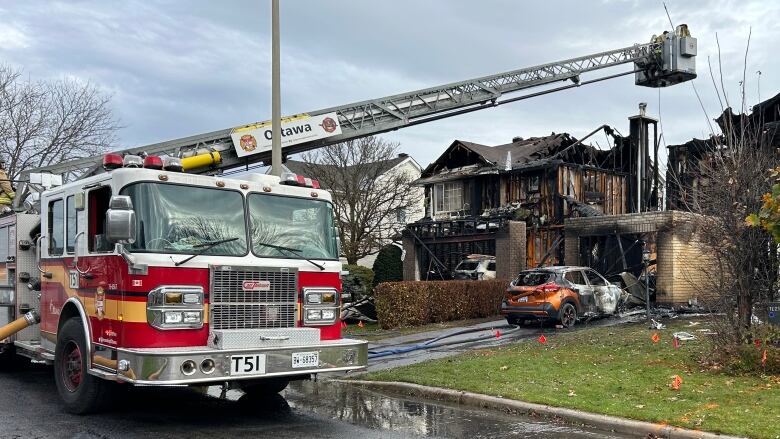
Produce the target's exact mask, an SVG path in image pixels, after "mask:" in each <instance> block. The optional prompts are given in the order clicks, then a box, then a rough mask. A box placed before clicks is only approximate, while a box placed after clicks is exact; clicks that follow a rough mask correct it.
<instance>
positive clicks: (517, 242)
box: [496, 221, 526, 279]
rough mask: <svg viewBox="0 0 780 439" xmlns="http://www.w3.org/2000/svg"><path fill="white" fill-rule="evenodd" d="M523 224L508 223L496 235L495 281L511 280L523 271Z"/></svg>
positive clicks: (524, 260)
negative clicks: (504, 228)
mask: <svg viewBox="0 0 780 439" xmlns="http://www.w3.org/2000/svg"><path fill="white" fill-rule="evenodd" d="M525 237H526V235H525V223H524V222H521V221H509V224H508V225H507V228H506V230H502V231H500V232H499V233H498V234H496V279H512V278H514V277H515V276H517V273H519V272H520V271H522V270H524V269H525V268H526V267H525V263H526V259H525V256H526V255H525V250H526V246H525Z"/></svg>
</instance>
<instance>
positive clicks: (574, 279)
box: [563, 270, 587, 285]
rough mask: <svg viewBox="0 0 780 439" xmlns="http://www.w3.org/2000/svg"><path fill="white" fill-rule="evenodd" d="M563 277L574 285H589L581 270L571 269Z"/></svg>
mask: <svg viewBox="0 0 780 439" xmlns="http://www.w3.org/2000/svg"><path fill="white" fill-rule="evenodd" d="M563 277H564V279H566V280H567V281H569V282H571V283H573V284H574V285H587V283H585V277H583V276H582V271H580V270H573V271H569V272H567V273H566V275H565V276H563Z"/></svg>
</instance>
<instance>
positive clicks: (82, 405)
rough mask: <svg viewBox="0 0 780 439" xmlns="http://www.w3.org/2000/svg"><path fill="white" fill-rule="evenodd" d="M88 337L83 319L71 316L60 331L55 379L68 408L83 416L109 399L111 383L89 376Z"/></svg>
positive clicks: (56, 352)
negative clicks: (82, 322) (84, 329)
mask: <svg viewBox="0 0 780 439" xmlns="http://www.w3.org/2000/svg"><path fill="white" fill-rule="evenodd" d="M87 353H88V350H87V345H86V337H85V335H84V331H83V329H82V324H81V320H79V319H77V318H71V319H69V320H68V321H66V322H65V324H63V325H62V328H60V331H59V334H57V347H56V348H55V349H54V382H55V383H56V385H57V392H58V393H59V394H60V398H61V399H62V401H63V402H64V403H65V411H67V412H68V413H73V414H76V415H83V414H87V413H92V412H95V411H97V410H98V409H99V408H100V407H101V406H102V404H103V402H104V401H105V400H106V398H107V393H108V390H109V389H108V384H109V383H108V382H106V381H104V380H103V379H101V378H98V377H96V376H93V375H90V374H89V372H88V369H89V365H88V364H89V363H88V358H87Z"/></svg>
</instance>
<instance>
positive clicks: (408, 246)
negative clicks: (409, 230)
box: [401, 234, 420, 280]
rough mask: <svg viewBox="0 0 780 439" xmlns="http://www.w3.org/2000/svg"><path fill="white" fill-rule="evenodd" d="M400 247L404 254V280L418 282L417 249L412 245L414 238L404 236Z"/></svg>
mask: <svg viewBox="0 0 780 439" xmlns="http://www.w3.org/2000/svg"><path fill="white" fill-rule="evenodd" d="M401 245H402V246H403V248H404V251H405V252H406V254H405V255H404V280H420V270H419V269H418V266H419V264H418V263H417V248H416V246H415V245H414V238H412V237H411V236H406V234H404V235H403V239H402V240H401Z"/></svg>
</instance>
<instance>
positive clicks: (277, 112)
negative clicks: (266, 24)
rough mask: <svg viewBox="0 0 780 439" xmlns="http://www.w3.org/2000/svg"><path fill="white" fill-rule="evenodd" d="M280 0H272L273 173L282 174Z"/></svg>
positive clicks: (278, 175)
mask: <svg viewBox="0 0 780 439" xmlns="http://www.w3.org/2000/svg"><path fill="white" fill-rule="evenodd" d="M279 52H280V51H279V0H271V174H272V175H276V176H277V177H280V176H281V175H282V122H281V119H282V104H281V99H282V93H281V87H280V84H279V76H280V75H279V74H280V68H279V64H280V63H279Z"/></svg>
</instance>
